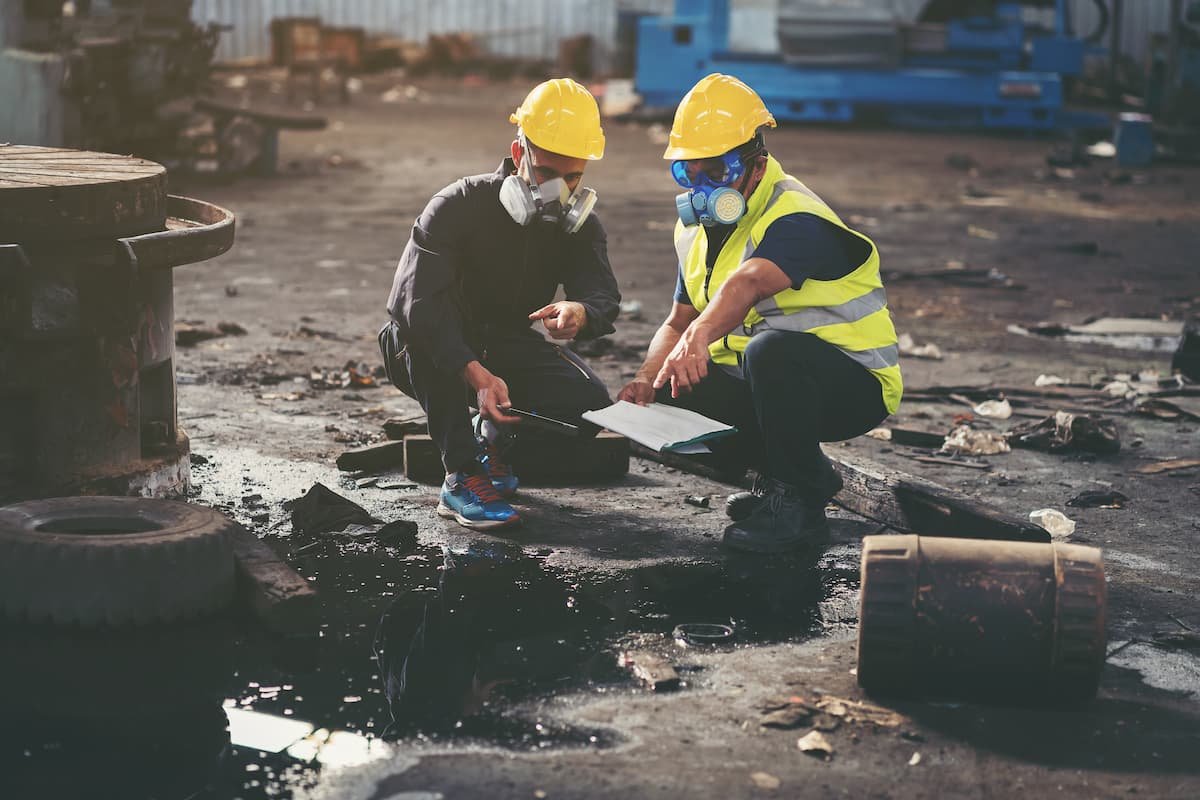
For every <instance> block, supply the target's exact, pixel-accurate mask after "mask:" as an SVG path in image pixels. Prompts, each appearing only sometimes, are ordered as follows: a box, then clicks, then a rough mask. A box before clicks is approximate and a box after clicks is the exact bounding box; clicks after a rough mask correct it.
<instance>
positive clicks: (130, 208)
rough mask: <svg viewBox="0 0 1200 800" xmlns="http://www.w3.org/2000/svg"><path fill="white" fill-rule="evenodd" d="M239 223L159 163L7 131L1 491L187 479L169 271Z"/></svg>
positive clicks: (0, 162) (66, 490) (2, 193)
mask: <svg viewBox="0 0 1200 800" xmlns="http://www.w3.org/2000/svg"><path fill="white" fill-rule="evenodd" d="M233 235H234V219H233V215H232V214H231V213H230V212H229V211H226V210H225V209H223V208H219V207H217V206H214V205H211V204H208V203H204V202H201V201H198V200H192V199H189V198H185V197H176V196H173V195H168V194H167V176H166V170H165V169H164V168H163V167H162V166H161V165H159V164H156V163H154V162H151V161H145V160H143V159H138V158H132V157H129V156H121V155H114V154H110V153H90V152H82V151H76V150H68V149H62V148H52V147H26V146H20V145H0V409H2V412H3V413H0V504H3V503H6V502H13V501H15V500H25V499H30V498H35V497H49V496H55V495H72V494H141V495H153V496H167V497H169V496H180V495H183V494H185V493H186V491H187V487H188V482H189V481H188V477H189V465H188V449H189V448H188V440H187V437H186V435H185V434H184V433H183V431H182V430H180V428H179V425H178V421H177V415H176V402H175V366H174V357H175V338H174V299H173V287H174V281H173V278H172V273H171V270H172V268H173V267H176V266H179V265H181V264H188V263H192V262H196V261H201V260H204V259H207V258H211V257H213V256H215V255H218V254H220V253H223V252H225V251H226V250H228V249H229V248H230V246H232V244H233Z"/></svg>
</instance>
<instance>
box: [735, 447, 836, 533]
mask: <svg viewBox="0 0 1200 800" xmlns="http://www.w3.org/2000/svg"><path fill="white" fill-rule="evenodd" d="M767 480H768V479H767V478H764V477H763V476H761V475H760V476H757V477H756V478H755V479H754V488H753V489H751V490H750V491H748V492H734V493H733V494H731V495H729V497H726V498H725V515H726V516H728V517H729V518H730V519H731V520H733V521H734V522H739V521H741V520H743V519H745V518H746V517H748V516H750V515H751V514H753V513H754V512H755V510H757V509H758V507H759V506H760V505H762V502H763V495H764V494H765V493H766V489H765V486H766V482H767ZM842 486H843V484H842V476H841V475H839V474H838V473H837V470H835V469H834V468H833V464H831V463H829V459H828V458H825V457H824V456H822V457H821V476H820V478H819V480H818V481H817V484H816V485H815V486H812V487H804V488H803V489H802V492H803V494H804V496H805V497H808V498H810V499H812V500H814V501H820V503H821V505H822V506H824V504H825V503H827V502H829V500H830V499H832V498H833V496H834V495H835V494H837V493H838V492H840V491H841V490H842Z"/></svg>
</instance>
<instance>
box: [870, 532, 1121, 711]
mask: <svg viewBox="0 0 1200 800" xmlns="http://www.w3.org/2000/svg"><path fill="white" fill-rule="evenodd" d="M861 579H862V580H861V601H860V612H859V634H858V682H859V684H860V685H861V686H862V687H863V688H865V689H867V690H868V691H873V692H879V693H893V694H895V693H902V694H912V693H922V694H928V693H947V692H949V693H956V694H957V693H967V694H981V695H990V694H1018V695H1025V696H1038V697H1046V696H1049V697H1053V698H1058V699H1065V700H1083V699H1087V698H1090V697H1092V696H1094V695H1095V693H1096V689H1097V687H1098V684H1099V680H1100V672H1101V669H1102V668H1103V666H1104V657H1105V643H1106V637H1105V628H1104V625H1105V598H1106V591H1105V582H1104V563H1103V560H1102V558H1101V553H1100V550H1099V549H1097V548H1094V547H1084V546H1082V545H1073V544H1064V543H1061V542H1052V543H1045V544H1041V543H1033V542H1011V541H981V540H974V539H950V538H941V537H922V536H868V537H866V538H864V539H863V553H862V575H861Z"/></svg>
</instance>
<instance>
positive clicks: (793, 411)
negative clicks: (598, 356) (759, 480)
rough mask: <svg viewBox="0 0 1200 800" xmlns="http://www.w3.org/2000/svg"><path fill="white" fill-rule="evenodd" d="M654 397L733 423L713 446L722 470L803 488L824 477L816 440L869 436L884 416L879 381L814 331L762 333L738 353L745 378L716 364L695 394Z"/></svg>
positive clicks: (667, 393) (667, 390) (667, 392)
mask: <svg viewBox="0 0 1200 800" xmlns="http://www.w3.org/2000/svg"><path fill="white" fill-rule="evenodd" d="M656 400H657V401H658V402H660V403H668V404H670V405H674V406H681V407H683V408H689V409H691V410H693V411H696V412H698V413H700V414H703V415H705V416H706V417H712V418H713V419H716V420H720V421H721V422H724V423H726V424H727V425H733V426H735V427H736V428H737V429H738V433H737V434H736V435H734V436H730V437H728V438H727V439H720V440H717V441H715V442H713V443H712V444H711V447H712V450H713V453H714V455H715V456H716V457H717V459H718V461H719V462H720V465H721V467H722V468H723V469H733V470H744V469H746V468H747V467H750V468H753V469H755V470H757V471H758V472H759V473H760V474H762V475H764V476H766V477H769V478H774V479H775V480H777V481H781V482H783V483H786V484H789V485H791V486H795V487H796V488H798V489H800V490H801V491H803V490H805V489H806V488H807V487H813V486H820V485H821V484H822V482H823V480H822V479H823V476H824V475H826V474H827V473H828V467H827V465H826V462H825V457H824V455H823V454H822V453H821V448H820V445H819V443H820V442H839V441H843V440H845V439H852V438H854V437H855V436H859V435H861V434H864V433H866V432H867V431H869V430H871V429H872V428H874V427H875V426H877V425H878V424H879V423H880V422H882V421H883V420H884V419H885V418H886V417H887V415H888V412H887V409H886V407H885V406H884V404H883V388H882V386H881V385H880V383H879V379H878V378H876V377H875V376H874V375H872V374H871V373H870V372H869V371H868V370H867V369H866V368H865V367H863V366H862V365H861V364H858V363H857V362H855V361H854V360H852V359H851V358H850V357H849V356H847V355H846V354H845V353H843V352H842V351H841V350H839V349H838V348H836V347H834V346H833V345H831V344H829V343H828V342H826V341H824V340H822V339H820V338H819V337H817V336H815V335H813V334H811V333H796V332H792V331H764V332H762V333H759V334H756V335H755V336H754V337H753V338H752V339H751V340H750V344H749V345H748V346H747V347H746V352H745V353H744V354H743V356H742V377H737V376H735V375H732V374H730V373H729V372H727V371H726V370H725V368H723V367H721V366H720V365H718V364H714V363H712V362H711V361H710V362H709V364H708V375H707V376H706V377H705V378H704V380H702V381H700V383H699V384H697V385H696V386H695V387H693V389H692V391H691V392H689V393H688V394H685V395H683V396H682V397H679V398H677V399H674V400H673V399H671V389H670V385H669V384H668V385H667V386H664V387H663V388H662V389H660V390H659V391H658V395H657V397H656Z"/></svg>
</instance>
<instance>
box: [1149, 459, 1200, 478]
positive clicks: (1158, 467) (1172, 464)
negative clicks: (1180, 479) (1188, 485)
mask: <svg viewBox="0 0 1200 800" xmlns="http://www.w3.org/2000/svg"><path fill="white" fill-rule="evenodd" d="M1192 467H1200V458H1175V459H1171V460H1170V461H1155V462H1154V463H1153V464H1145V465H1143V466H1140V467H1138V468H1137V472H1140V473H1141V474H1143V475H1157V474H1158V473H1160V472H1175V471H1176V470H1181V469H1191V468H1192Z"/></svg>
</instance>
